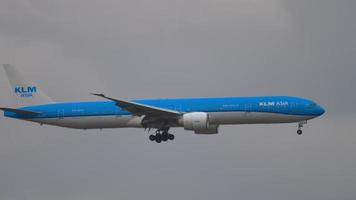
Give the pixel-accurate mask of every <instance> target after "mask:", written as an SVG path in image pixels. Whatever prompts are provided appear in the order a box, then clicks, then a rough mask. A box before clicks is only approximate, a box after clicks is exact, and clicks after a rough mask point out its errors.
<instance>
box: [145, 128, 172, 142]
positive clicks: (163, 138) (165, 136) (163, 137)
mask: <svg viewBox="0 0 356 200" xmlns="http://www.w3.org/2000/svg"><path fill="white" fill-rule="evenodd" d="M168 130H169V129H158V130H157V131H156V135H150V136H149V139H150V140H151V141H156V142H157V143H161V142H167V141H168V140H174V135H172V134H170V133H168Z"/></svg>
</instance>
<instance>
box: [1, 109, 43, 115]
mask: <svg viewBox="0 0 356 200" xmlns="http://www.w3.org/2000/svg"><path fill="white" fill-rule="evenodd" d="M0 110H3V111H8V112H13V113H17V114H20V115H39V114H41V113H39V112H34V111H29V110H21V109H15V108H0Z"/></svg>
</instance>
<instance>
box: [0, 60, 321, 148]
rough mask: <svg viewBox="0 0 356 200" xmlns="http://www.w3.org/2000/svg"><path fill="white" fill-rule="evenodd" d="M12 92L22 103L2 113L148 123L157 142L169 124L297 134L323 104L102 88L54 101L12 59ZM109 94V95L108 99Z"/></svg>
mask: <svg viewBox="0 0 356 200" xmlns="http://www.w3.org/2000/svg"><path fill="white" fill-rule="evenodd" d="M3 68H4V70H5V72H6V74H7V77H8V80H9V82H10V85H11V87H12V94H13V97H14V98H15V99H16V100H17V101H18V102H19V104H20V105H21V106H20V107H17V108H9V107H1V108H0V110H3V111H4V116H5V117H9V118H14V119H18V120H25V121H30V122H36V123H39V124H41V125H43V124H46V125H53V126H59V127H66V128H73V129H84V130H86V129H105V128H130V127H131V128H144V129H148V130H149V131H150V130H151V129H154V130H155V134H151V135H149V140H150V141H155V142H157V143H161V142H166V141H168V140H174V138H175V136H174V135H173V134H171V133H169V130H170V128H174V127H183V128H184V129H185V130H188V131H194V133H196V134H205V135H210V134H217V133H218V132H219V126H221V125H233V124H276V123H298V130H297V134H298V135H301V134H302V127H303V125H305V124H306V123H307V121H308V120H311V119H313V118H316V117H319V116H321V115H323V114H324V113H325V109H324V108H323V107H322V106H320V105H319V104H317V103H316V102H314V101H311V100H308V99H304V98H298V97H291V96H259V97H214V98H166V99H138V100H126V99H121V98H113V97H109V96H106V95H104V94H100V93H92V95H94V96H97V97H100V98H103V100H102V101H91V102H62V103H57V102H54V101H53V100H52V99H51V98H50V97H48V96H47V95H46V94H45V93H44V92H43V91H42V90H41V89H40V88H39V87H38V86H37V85H36V84H34V83H32V82H29V81H27V80H25V79H24V78H23V76H22V75H21V74H20V73H19V72H18V71H17V70H16V69H15V67H14V66H12V65H10V64H4V65H3ZM104 99H105V100H104Z"/></svg>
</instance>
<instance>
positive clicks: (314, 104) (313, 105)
mask: <svg viewBox="0 0 356 200" xmlns="http://www.w3.org/2000/svg"><path fill="white" fill-rule="evenodd" d="M309 106H310V107H316V106H317V104H316V103H311V104H309Z"/></svg>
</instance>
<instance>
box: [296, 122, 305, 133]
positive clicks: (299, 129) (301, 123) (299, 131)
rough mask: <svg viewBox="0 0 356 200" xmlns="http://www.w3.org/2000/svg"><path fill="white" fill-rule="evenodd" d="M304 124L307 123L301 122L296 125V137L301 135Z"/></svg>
mask: <svg viewBox="0 0 356 200" xmlns="http://www.w3.org/2000/svg"><path fill="white" fill-rule="evenodd" d="M305 124H307V121H302V122H299V123H298V130H297V134H298V135H302V134H303V131H302V128H303V127H304V125H305Z"/></svg>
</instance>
